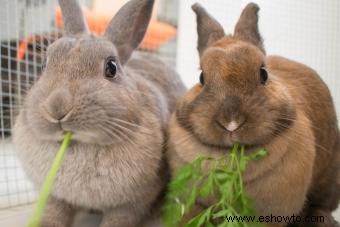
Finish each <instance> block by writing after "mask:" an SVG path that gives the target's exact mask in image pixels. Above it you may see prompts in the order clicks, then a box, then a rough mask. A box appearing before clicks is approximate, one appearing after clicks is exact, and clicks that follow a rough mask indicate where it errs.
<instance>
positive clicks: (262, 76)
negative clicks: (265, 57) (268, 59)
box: [260, 65, 268, 84]
mask: <svg viewBox="0 0 340 227" xmlns="http://www.w3.org/2000/svg"><path fill="white" fill-rule="evenodd" d="M267 80H268V72H267V68H266V67H265V66H264V65H262V66H261V69H260V82H261V84H265V83H266V81H267Z"/></svg>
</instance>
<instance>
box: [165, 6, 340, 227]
mask: <svg viewBox="0 0 340 227" xmlns="http://www.w3.org/2000/svg"><path fill="white" fill-rule="evenodd" d="M193 9H194V11H195V12H196V14H197V21H198V25H197V26H198V38H199V42H198V44H199V46H198V50H204V51H203V52H200V56H201V69H202V73H203V76H204V85H202V84H197V85H195V86H194V87H193V88H192V89H191V90H190V91H189V92H188V93H187V94H186V95H185V97H184V98H183V99H182V100H181V101H180V102H179V104H178V106H177V110H176V113H175V114H174V115H173V116H172V118H171V121H170V123H169V149H168V159H169V162H170V167H171V169H172V172H174V171H175V170H176V169H178V168H179V167H180V166H181V165H182V164H184V163H187V162H191V161H193V160H194V159H195V158H196V157H197V156H199V155H208V156H213V157H219V156H221V155H223V154H226V153H228V151H229V150H230V147H231V146H232V144H234V143H240V144H244V145H246V147H247V150H248V151H247V152H252V151H254V150H256V149H258V148H261V147H263V148H265V149H267V150H268V151H269V156H268V157H265V158H263V159H261V160H258V161H253V162H252V163H251V164H250V165H249V167H248V169H247V171H246V172H245V174H244V184H245V187H246V190H247V191H248V193H249V194H250V195H251V196H253V197H254V198H255V200H256V210H257V212H258V214H259V215H271V214H272V215H277V216H278V215H281V216H282V215H284V216H288V215H293V214H294V215H313V214H316V213H323V214H325V215H326V216H327V218H325V219H326V223H318V224H316V225H315V226H329V227H332V226H336V225H335V221H334V220H333V218H332V217H331V212H332V211H333V210H334V209H336V207H337V205H338V202H339V196H340V195H339V190H340V187H339V164H340V160H339V157H340V147H339V130H338V125H337V119H336V114H335V110H334V106H333V102H332V98H331V96H330V93H329V90H328V88H327V86H326V85H325V84H324V83H323V81H322V80H321V79H320V77H319V76H318V75H317V73H316V72H315V71H314V70H312V69H311V68H309V67H307V66H305V65H303V64H300V63H297V62H294V61H291V60H288V59H285V58H282V57H277V56H265V51H264V48H263V44H262V39H261V36H260V35H259V33H258V28H257V12H258V10H259V8H258V6H257V5H255V4H253V3H250V4H249V5H248V6H247V7H246V8H245V9H244V11H243V13H242V15H241V17H240V20H239V22H238V23H237V25H236V28H235V33H234V35H228V36H223V37H221V36H220V37H216V35H214V36H211V35H210V32H209V29H208V26H206V24H214V23H217V22H216V21H215V20H214V19H213V18H211V16H210V15H209V14H208V13H207V12H206V11H205V10H204V9H203V8H202V7H201V6H200V5H199V4H195V5H194V6H193ZM202 18H205V21H203V20H202ZM202 24H203V25H202ZM202 27H204V28H205V29H204V30H202ZM211 27H213V28H216V27H221V26H218V25H211ZM221 33H222V31H219V32H216V31H215V30H214V34H221ZM223 34H224V32H223ZM206 40H209V42H207V41H206ZM212 40H214V42H212ZM262 65H265V66H266V68H267V71H268V81H267V82H266V83H265V84H261V82H260V68H261V66H262ZM231 122H233V124H234V125H235V124H236V125H237V128H236V129H235V130H233V131H230V130H227V128H228V126H229V125H230V123H231ZM205 205H207V204H205ZM287 224H288V223H272V224H271V226H286V225H287Z"/></svg>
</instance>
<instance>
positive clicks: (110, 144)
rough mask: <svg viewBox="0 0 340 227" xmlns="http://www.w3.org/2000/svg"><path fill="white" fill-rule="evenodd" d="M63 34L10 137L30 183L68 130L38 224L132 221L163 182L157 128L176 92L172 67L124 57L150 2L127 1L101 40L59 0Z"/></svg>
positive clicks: (139, 34)
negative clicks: (94, 214)
mask: <svg viewBox="0 0 340 227" xmlns="http://www.w3.org/2000/svg"><path fill="white" fill-rule="evenodd" d="M59 3H60V6H61V9H62V13H63V18H64V30H65V36H64V37H63V38H60V39H58V40H57V41H55V42H54V43H53V44H51V45H50V46H49V47H48V49H47V60H46V67H45V69H44V71H43V72H42V75H41V77H40V79H39V80H38V81H37V83H36V84H35V85H34V86H33V87H32V89H31V90H30V92H29V93H28V95H27V97H26V100H25V102H24V106H23V108H22V109H21V111H20V113H19V116H18V118H17V120H16V123H15V126H14V133H13V140H14V143H15V145H16V146H17V152H18V156H19V158H20V159H21V162H22V164H23V166H24V169H25V171H26V173H27V174H28V176H29V177H30V179H31V180H32V181H33V182H34V184H35V185H36V187H37V188H39V187H40V186H41V185H42V183H43V181H44V178H45V176H46V174H47V172H48V170H49V168H50V166H51V162H52V160H53V159H54V157H55V155H56V151H57V149H58V147H59V145H60V142H61V140H62V138H63V135H64V133H65V132H66V131H71V132H73V140H72V142H71V144H70V148H69V149H68V151H67V153H66V155H65V159H64V161H63V164H62V167H61V169H60V171H59V173H58V176H57V179H56V182H55V185H54V190H53V192H52V196H51V197H50V200H49V203H48V206H47V208H46V210H45V213H44V217H43V222H42V226H70V225H71V223H72V220H73V216H74V214H75V212H76V211H77V210H78V209H80V208H81V209H83V208H85V209H89V210H97V211H101V212H103V214H104V216H103V221H102V224H101V226H102V227H113V226H117V227H128V226H140V223H142V222H143V220H145V219H146V218H147V217H148V215H150V213H151V210H152V207H153V206H154V205H155V204H156V203H157V199H158V198H159V196H160V195H161V193H162V192H163V190H164V186H165V184H166V182H167V176H166V175H167V174H166V172H167V171H166V165H165V163H164V161H163V160H164V159H163V143H164V137H165V133H164V132H165V124H166V122H167V121H168V119H169V116H170V113H171V112H172V111H173V110H174V108H175V103H176V100H177V99H178V98H179V97H180V96H181V95H182V94H183V92H184V91H185V88H184V86H183V84H182V82H181V81H180V79H179V77H178V76H177V74H176V73H175V72H174V70H173V69H171V68H169V67H166V66H165V64H164V63H163V62H161V61H160V60H158V59H157V58H156V57H154V56H152V55H150V54H146V53H144V54H143V53H133V51H134V50H135V49H136V48H137V47H138V45H139V43H140V42H141V41H142V39H143V37H144V34H145V31H146V29H147V26H148V23H149V20H150V17H151V12H152V7H153V3H154V1H153V0H131V1H129V2H128V3H127V4H126V5H124V6H123V7H122V8H121V9H120V11H119V12H118V13H117V14H116V16H115V17H114V18H113V19H112V21H111V22H110V24H109V25H108V28H107V30H106V32H105V34H104V36H103V37H96V36H94V35H92V34H90V33H89V32H88V30H87V25H86V24H85V22H84V17H83V15H82V12H81V8H80V6H79V4H78V3H77V2H76V0H59Z"/></svg>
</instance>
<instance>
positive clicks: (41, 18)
mask: <svg viewBox="0 0 340 227" xmlns="http://www.w3.org/2000/svg"><path fill="white" fill-rule="evenodd" d="M102 1H106V2H108V1H111V2H114V1H115V0H102ZM125 1H126V0H125ZM1 2H2V7H1V8H0V27H1V29H0V46H1V49H0V69H1V71H0V136H1V140H0V209H5V208H10V207H15V206H18V205H24V204H29V203H32V202H34V201H35V199H36V190H35V189H34V188H33V186H32V185H31V183H30V182H29V180H28V179H27V177H26V176H25V173H24V172H23V170H22V167H21V164H20V163H19V161H18V160H17V158H16V154H15V152H14V149H13V145H12V144H11V129H12V126H13V124H14V122H15V117H16V115H17V113H18V111H19V109H20V107H21V105H22V102H23V99H24V97H25V94H26V93H27V91H28V90H29V88H30V87H31V85H32V84H34V82H35V81H36V80H37V79H38V78H39V75H40V73H41V66H42V63H43V56H44V51H45V50H46V48H47V46H48V45H49V44H50V43H52V42H53V41H54V40H56V39H57V38H58V37H60V36H61V31H60V27H59V26H58V21H57V20H58V18H57V13H58V12H57V6H58V5H57V1H56V0H53V1H51V0H2V1H1ZM80 2H81V3H82V5H83V6H86V7H87V8H89V9H91V7H94V4H97V3H98V2H99V1H98V0H97V1H96V0H81V1H80ZM176 7H177V1H166V0H160V1H159V2H158V12H159V13H158V14H159V15H158V16H157V17H158V21H159V22H162V23H166V24H168V25H169V26H171V27H173V29H174V30H176V29H175V28H176V24H177V21H176V18H177V16H176V15H177V12H176V10H177V8H176ZM169 9H171V10H170V11H169ZM159 32H160V33H161V32H162V31H159ZM150 46H151V48H150ZM155 46H157V48H154V47H155ZM140 50H141V51H148V52H151V53H154V54H157V55H158V56H160V57H161V58H162V59H163V60H164V61H165V62H166V63H168V64H170V65H175V57H176V52H175V50H176V38H175V37H174V38H172V39H170V40H167V42H164V43H163V44H162V45H153V43H149V46H148V45H146V46H143V48H142V49H140Z"/></svg>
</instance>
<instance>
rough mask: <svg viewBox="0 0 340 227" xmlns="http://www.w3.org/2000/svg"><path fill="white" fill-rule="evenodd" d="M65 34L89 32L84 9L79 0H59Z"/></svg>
mask: <svg viewBox="0 0 340 227" xmlns="http://www.w3.org/2000/svg"><path fill="white" fill-rule="evenodd" d="M59 5H60V8H61V12H62V15H63V24H64V32H65V35H75V34H80V33H87V31H88V30H87V25H86V22H85V18H84V15H83V11H82V9H81V7H80V5H79V3H78V1H77V0H59Z"/></svg>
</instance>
